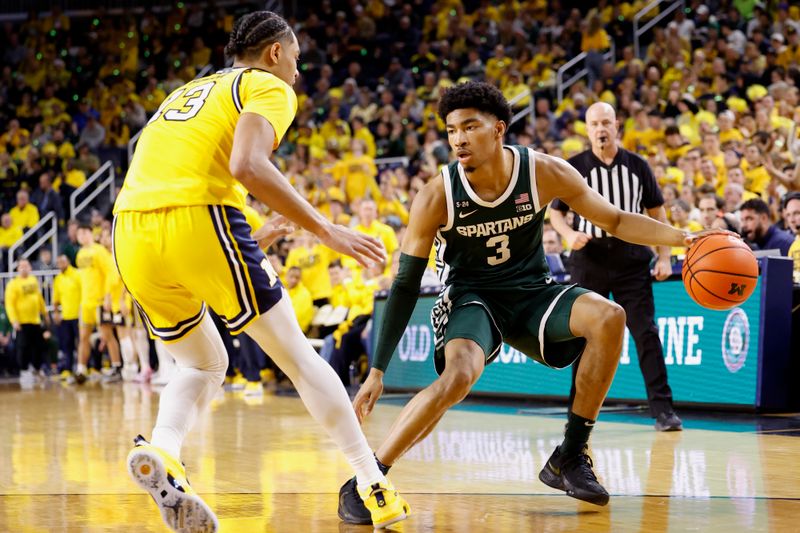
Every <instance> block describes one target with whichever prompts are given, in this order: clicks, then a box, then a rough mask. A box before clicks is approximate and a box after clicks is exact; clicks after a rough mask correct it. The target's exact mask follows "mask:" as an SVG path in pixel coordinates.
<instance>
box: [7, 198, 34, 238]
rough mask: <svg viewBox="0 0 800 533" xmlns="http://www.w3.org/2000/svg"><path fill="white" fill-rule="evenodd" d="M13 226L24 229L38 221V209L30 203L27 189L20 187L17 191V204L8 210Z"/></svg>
mask: <svg viewBox="0 0 800 533" xmlns="http://www.w3.org/2000/svg"><path fill="white" fill-rule="evenodd" d="M8 214H9V215H11V220H12V222H13V224H14V225H15V226H18V227H20V228H22V229H23V230H26V229H28V228H32V227H33V226H35V225H36V224H38V223H39V210H38V209H37V208H36V206H35V205H33V204H32V203H30V197H29V196H28V191H26V190H25V189H21V190H19V191H18V192H17V205H15V206H14V207H12V208H11V210H10V211H9V212H8Z"/></svg>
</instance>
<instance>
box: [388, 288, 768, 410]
mask: <svg viewBox="0 0 800 533" xmlns="http://www.w3.org/2000/svg"><path fill="white" fill-rule="evenodd" d="M759 284H760V281H759ZM653 292H654V295H655V302H656V325H657V327H658V331H659V336H660V337H661V341H662V344H663V346H664V362H665V363H666V366H667V372H668V373H669V384H670V387H672V394H673V397H674V399H675V401H677V402H698V403H714V404H736V405H750V406H752V405H754V404H755V401H756V381H757V378H758V346H759V333H760V332H759V316H760V311H761V309H760V306H761V303H760V297H759V296H760V287H756V290H755V291H754V294H753V297H751V298H750V299H749V300H748V301H747V302H745V303H744V304H743V305H742V306H741V307H736V308H734V309H732V310H730V311H712V310H709V309H704V308H702V307H700V306H698V305H697V304H696V303H694V302H693V301H692V300H691V299H690V298H689V296H688V295H687V294H686V291H685V289H684V287H683V283H682V282H680V281H665V282H661V283H654V284H653ZM434 300H435V297H434V296H421V297H420V299H419V302H418V303H417V307H416V309H415V310H414V313H413V316H412V318H411V321H410V322H409V325H408V327H407V328H406V331H405V334H404V335H403V338H402V339H401V340H400V343H399V345H398V348H397V350H396V351H395V354H394V358H393V359H392V363H391V365H390V366H389V369H388V371H387V373H386V376H385V378H384V383H385V385H386V386H387V387H393V388H398V389H421V388H424V387H426V386H427V385H429V384H430V383H431V382H432V381H433V380H435V379H436V372H435V371H434V368H433V330H432V328H431V324H430V310H431V307H432V306H433V303H434ZM385 303H386V302H385V300H377V301H376V302H375V323H376V324H379V323H380V320H381V317H382V314H383V310H384V307H385ZM570 372H571V371H570V369H569V368H567V369H564V370H553V369H550V368H547V367H545V366H542V365H540V364H538V363H536V362H534V361H532V360H530V359H528V358H527V357H525V356H524V355H523V354H521V353H520V352H518V351H517V350H515V349H513V348H511V347H510V346H507V345H503V348H502V351H501V353H500V356H499V357H498V358H497V359H496V360H495V361H494V362H493V363H492V364H491V365H489V367H488V368H486V371H485V372H484V374H483V376H482V377H481V379H480V380H479V381H478V383H477V384H476V385H475V387H474V390H475V391H480V392H488V393H499V394H522V395H536V396H562V397H566V396H568V395H569V388H570ZM609 398H617V399H637V400H646V399H647V396H646V393H645V388H644V381H643V379H642V374H641V372H640V370H639V363H638V359H637V355H636V347H635V345H634V342H633V338H632V337H631V336H630V334H629V332H628V330H627V329H626V330H625V340H624V343H623V350H622V353H621V354H620V364H619V368H618V370H617V374H616V376H615V378H614V383H613V384H612V386H611V391H610V392H609Z"/></svg>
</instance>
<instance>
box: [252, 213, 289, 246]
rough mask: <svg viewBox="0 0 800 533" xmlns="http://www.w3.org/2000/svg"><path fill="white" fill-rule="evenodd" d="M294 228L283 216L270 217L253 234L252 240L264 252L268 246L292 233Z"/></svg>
mask: <svg viewBox="0 0 800 533" xmlns="http://www.w3.org/2000/svg"><path fill="white" fill-rule="evenodd" d="M294 230H295V227H294V225H292V224H291V223H290V222H289V220H288V219H287V218H286V217H284V216H283V215H278V216H275V217H272V218H271V219H269V220H268V221H266V222H265V223H264V225H263V226H261V227H260V228H258V229H257V230H256V231H254V232H253V240H254V241H256V242H257V243H258V246H259V248H261V249H262V250H266V249H267V248H269V247H270V245H271V244H272V243H273V242H275V241H277V240H278V239H280V238H281V237H286V236H287V235H290V234H291V233H292V232H294Z"/></svg>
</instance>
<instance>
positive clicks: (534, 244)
mask: <svg viewBox="0 0 800 533" xmlns="http://www.w3.org/2000/svg"><path fill="white" fill-rule="evenodd" d="M505 149H506V150H511V152H512V153H513V154H514V167H513V171H512V176H511V181H510V182H509V184H508V188H507V189H506V191H505V192H504V193H503V194H502V195H501V196H500V197H499V198H497V199H496V200H495V201H493V202H487V201H484V200H481V198H480V197H479V196H478V195H477V194H476V193H475V191H473V190H472V187H471V186H470V184H469V181H468V180H467V176H466V174H465V173H464V169H463V167H461V165H460V164H459V163H458V162H454V163H451V164H450V165H448V166H447V167H444V168H442V177H443V179H444V188H445V195H446V197H447V224H446V225H445V226H442V227H440V228H439V231H438V233H437V234H436V240H435V246H436V269H437V271H438V274H439V280H440V281H441V282H442V283H443V284H444V285H452V284H454V283H455V284H458V285H459V286H460V287H474V288H476V289H503V288H518V287H521V286H530V285H538V284H543V283H547V281H546V280H547V278H548V277H549V275H550V270H549V268H548V266H547V262H546V260H545V257H544V250H543V249H542V223H543V220H544V214H545V210H546V209H545V208H543V207H542V206H540V205H539V194H538V191H537V189H536V173H535V163H534V152H533V150H531V149H530V148H526V147H524V146H506V147H505ZM498 178H499V176H498ZM545 207H546V206H545Z"/></svg>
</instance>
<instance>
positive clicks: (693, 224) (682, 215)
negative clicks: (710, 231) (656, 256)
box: [670, 198, 703, 255]
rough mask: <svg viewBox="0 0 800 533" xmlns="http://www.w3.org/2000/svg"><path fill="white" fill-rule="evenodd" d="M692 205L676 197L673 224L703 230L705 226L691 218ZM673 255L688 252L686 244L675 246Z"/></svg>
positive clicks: (680, 227) (684, 228) (681, 227)
mask: <svg viewBox="0 0 800 533" xmlns="http://www.w3.org/2000/svg"><path fill="white" fill-rule="evenodd" d="M691 207H692V206H690V205H689V204H687V203H686V202H685V201H683V200H682V199H680V198H676V199H675V201H674V202H672V208H671V209H670V211H671V212H672V216H671V217H670V218H671V219H672V225H673V226H674V227H676V228H678V229H682V230H685V231H690V232H695V231H703V226H702V224H700V223H699V222H697V221H696V220H690V219H689V213H690V212H691ZM671 253H672V255H684V254H685V253H686V247H685V246H674V247H673V248H672V251H671Z"/></svg>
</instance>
